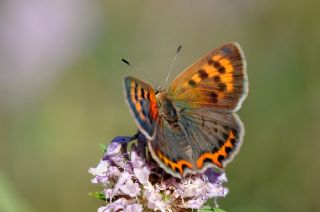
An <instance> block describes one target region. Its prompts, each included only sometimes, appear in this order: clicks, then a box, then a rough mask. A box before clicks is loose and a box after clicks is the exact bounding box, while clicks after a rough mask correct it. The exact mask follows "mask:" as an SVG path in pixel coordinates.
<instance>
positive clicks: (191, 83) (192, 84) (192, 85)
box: [188, 80, 197, 88]
mask: <svg viewBox="0 0 320 212" xmlns="http://www.w3.org/2000/svg"><path fill="white" fill-rule="evenodd" d="M188 84H189V85H190V86H191V87H193V88H194V87H195V86H196V85H197V83H196V82H195V81H193V80H189V82H188Z"/></svg>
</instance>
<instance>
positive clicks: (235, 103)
mask: <svg viewBox="0 0 320 212" xmlns="http://www.w3.org/2000/svg"><path fill="white" fill-rule="evenodd" d="M247 93H248V80H247V73H246V62H245V58H244V55H243V53H242V50H241V48H240V46H239V45H238V44H237V43H229V44H225V45H223V46H221V47H219V48H217V49H214V50H213V51H211V52H209V53H208V54H206V55H205V56H204V57H203V58H202V59H200V60H199V61H197V62H196V63H194V64H193V65H191V66H190V67H189V68H187V69H186V70H185V71H183V72H182V73H181V74H180V75H179V76H178V77H177V78H176V79H175V80H174V81H173V83H172V85H171V86H170V88H169V92H168V94H169V96H170V98H171V99H172V100H174V103H175V105H176V106H177V107H180V108H186V107H188V108H200V107H201V108H204V107H209V108H214V109H215V110H216V111H237V110H238V109H239V108H240V106H241V104H242V101H243V100H244V99H245V97H246V95H247Z"/></svg>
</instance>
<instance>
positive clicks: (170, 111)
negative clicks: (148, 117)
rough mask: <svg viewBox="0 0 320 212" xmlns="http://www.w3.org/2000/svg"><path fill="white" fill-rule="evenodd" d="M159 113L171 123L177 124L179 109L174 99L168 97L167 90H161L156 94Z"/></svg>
mask: <svg viewBox="0 0 320 212" xmlns="http://www.w3.org/2000/svg"><path fill="white" fill-rule="evenodd" d="M156 98H157V106H158V110H159V115H160V117H162V118H163V119H164V120H166V121H167V122H168V123H169V124H170V125H175V124H176V123H177V121H178V115H177V110H176V108H175V106H174V105H173V103H172V101H171V100H170V99H169V98H168V97H167V92H166V91H165V90H162V91H159V93H158V94H157V96H156Z"/></svg>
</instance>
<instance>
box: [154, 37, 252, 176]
mask: <svg viewBox="0 0 320 212" xmlns="http://www.w3.org/2000/svg"><path fill="white" fill-rule="evenodd" d="M247 92H248V81H247V74H246V63H245V58H244V55H243V53H242V50H241V48H240V46H239V45H238V44H236V43H229V44H226V45H223V46H221V47H220V48H217V49H215V50H213V51H211V52H209V53H208V54H207V55H205V56H204V57H203V58H202V59H200V60H199V61H197V62H196V63H194V64H193V65H192V66H191V67H189V68H187V69H186V70H185V71H184V72H182V73H181V74H180V75H179V76H178V77H177V78H176V79H175V80H174V82H173V83H172V85H171V86H170V88H169V91H168V98H169V99H170V100H171V101H172V102H173V104H174V105H175V108H176V109H177V111H178V115H179V120H178V122H177V123H176V125H175V126H170V125H167V124H166V122H165V121H163V120H162V121H161V123H162V124H163V126H161V127H159V128H158V129H157V133H156V137H155V139H154V140H152V141H151V142H149V149H150V150H151V153H152V156H153V158H155V159H156V160H157V162H158V163H159V164H160V165H161V166H162V167H163V168H164V169H165V170H166V171H167V172H169V173H171V174H173V175H174V176H177V177H181V176H182V177H183V176H185V175H186V174H187V173H200V172H203V171H204V170H206V168H207V167H211V166H216V167H218V168H221V169H223V168H224V167H225V166H226V165H227V163H228V162H230V161H231V159H233V157H234V156H235V155H236V153H237V152H238V150H239V148H240V146H241V144H242V140H243V135H244V128H243V125H242V122H241V121H240V119H239V118H238V116H237V115H236V114H234V112H235V111H237V110H238V109H239V108H240V106H241V104H242V101H243V100H244V99H245V97H246V95H247Z"/></svg>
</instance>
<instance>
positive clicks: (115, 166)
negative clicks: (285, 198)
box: [89, 142, 228, 212]
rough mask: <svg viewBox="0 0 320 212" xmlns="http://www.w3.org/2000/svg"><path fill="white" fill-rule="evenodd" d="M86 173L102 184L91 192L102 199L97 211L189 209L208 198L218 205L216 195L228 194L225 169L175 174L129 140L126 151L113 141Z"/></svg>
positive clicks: (203, 203)
mask: <svg viewBox="0 0 320 212" xmlns="http://www.w3.org/2000/svg"><path fill="white" fill-rule="evenodd" d="M89 173H90V174H92V175H93V179H92V180H91V182H92V183H94V184H100V185H101V186H102V191H101V192H96V193H91V194H92V195H94V196H96V197H98V198H99V199H102V200H104V201H105V205H104V206H102V207H100V208H99V209H98V212H109V211H110V212H113V211H114V212H115V211H125V212H139V211H192V209H200V208H203V207H204V206H205V205H206V203H207V202H208V200H209V199H213V200H214V203H215V204H216V205H215V207H218V206H217V203H216V200H217V198H221V197H225V196H226V195H227V194H228V189H227V188H225V187H223V183H225V182H227V178H226V175H225V173H223V172H217V171H216V170H214V169H208V170H207V171H206V172H204V173H203V174H196V175H192V176H188V177H186V178H184V179H178V178H175V177H173V176H171V175H169V174H167V173H166V172H165V171H163V170H162V169H161V168H160V167H159V165H158V164H157V163H156V162H155V161H154V160H152V158H151V157H150V155H148V154H146V153H145V149H144V148H141V145H139V144H138V145H135V144H132V146H131V148H130V151H127V145H126V144H120V143H118V142H112V143H111V144H110V145H109V146H108V147H107V150H106V151H105V154H104V156H103V158H102V159H101V160H100V162H99V164H98V165H97V167H95V168H90V169H89ZM206 211H210V210H206ZM219 211H222V210H220V209H219Z"/></svg>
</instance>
